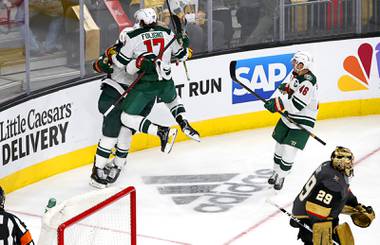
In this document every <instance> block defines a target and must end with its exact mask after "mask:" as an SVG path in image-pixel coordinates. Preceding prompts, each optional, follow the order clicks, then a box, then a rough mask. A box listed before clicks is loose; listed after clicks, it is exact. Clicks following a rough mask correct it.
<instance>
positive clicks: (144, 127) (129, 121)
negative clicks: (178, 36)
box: [121, 112, 158, 135]
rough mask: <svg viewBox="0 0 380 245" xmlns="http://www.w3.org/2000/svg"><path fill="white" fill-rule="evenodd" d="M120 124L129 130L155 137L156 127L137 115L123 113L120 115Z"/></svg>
mask: <svg viewBox="0 0 380 245" xmlns="http://www.w3.org/2000/svg"><path fill="white" fill-rule="evenodd" d="M121 122H122V123H123V124H124V125H125V126H126V127H129V128H132V129H134V130H136V131H138V132H142V133H147V134H153V135H157V130H158V127H157V125H154V124H153V123H152V122H151V121H150V120H149V119H147V118H146V117H143V116H139V115H130V114H127V113H125V112H123V113H122V114H121Z"/></svg>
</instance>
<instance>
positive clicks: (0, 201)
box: [0, 186, 5, 208]
mask: <svg viewBox="0 0 380 245" xmlns="http://www.w3.org/2000/svg"><path fill="white" fill-rule="evenodd" d="M4 203H5V193H4V190H3V188H2V187H1V186H0V208H4Z"/></svg>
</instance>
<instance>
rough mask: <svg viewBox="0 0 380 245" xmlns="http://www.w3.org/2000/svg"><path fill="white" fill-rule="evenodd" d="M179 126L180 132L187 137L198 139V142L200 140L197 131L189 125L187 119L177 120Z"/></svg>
mask: <svg viewBox="0 0 380 245" xmlns="http://www.w3.org/2000/svg"><path fill="white" fill-rule="evenodd" d="M179 126H180V127H181V130H182V132H183V133H184V134H185V135H186V136H187V137H189V138H190V139H193V140H195V141H198V142H200V141H201V138H200V136H199V133H198V132H197V131H196V130H195V129H194V128H193V127H191V125H190V124H189V122H188V121H187V120H181V121H180V122H179Z"/></svg>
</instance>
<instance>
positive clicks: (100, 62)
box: [92, 56, 113, 74]
mask: <svg viewBox="0 0 380 245" xmlns="http://www.w3.org/2000/svg"><path fill="white" fill-rule="evenodd" d="M92 68H93V69H94V70H95V71H96V72H98V73H107V74H111V73H112V72H113V68H112V65H111V64H110V62H109V60H108V58H107V57H104V56H100V57H99V59H97V60H96V61H94V63H92Z"/></svg>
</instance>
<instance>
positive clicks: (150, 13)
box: [134, 8, 157, 26]
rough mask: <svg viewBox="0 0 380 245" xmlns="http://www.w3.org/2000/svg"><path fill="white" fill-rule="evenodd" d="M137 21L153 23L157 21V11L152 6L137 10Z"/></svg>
mask: <svg viewBox="0 0 380 245" xmlns="http://www.w3.org/2000/svg"><path fill="white" fill-rule="evenodd" d="M134 17H135V20H136V22H138V23H140V26H141V22H143V24H145V25H152V24H154V23H156V22H157V14H156V11H154V9H152V8H145V9H140V10H137V11H136V13H135V15H134Z"/></svg>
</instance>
